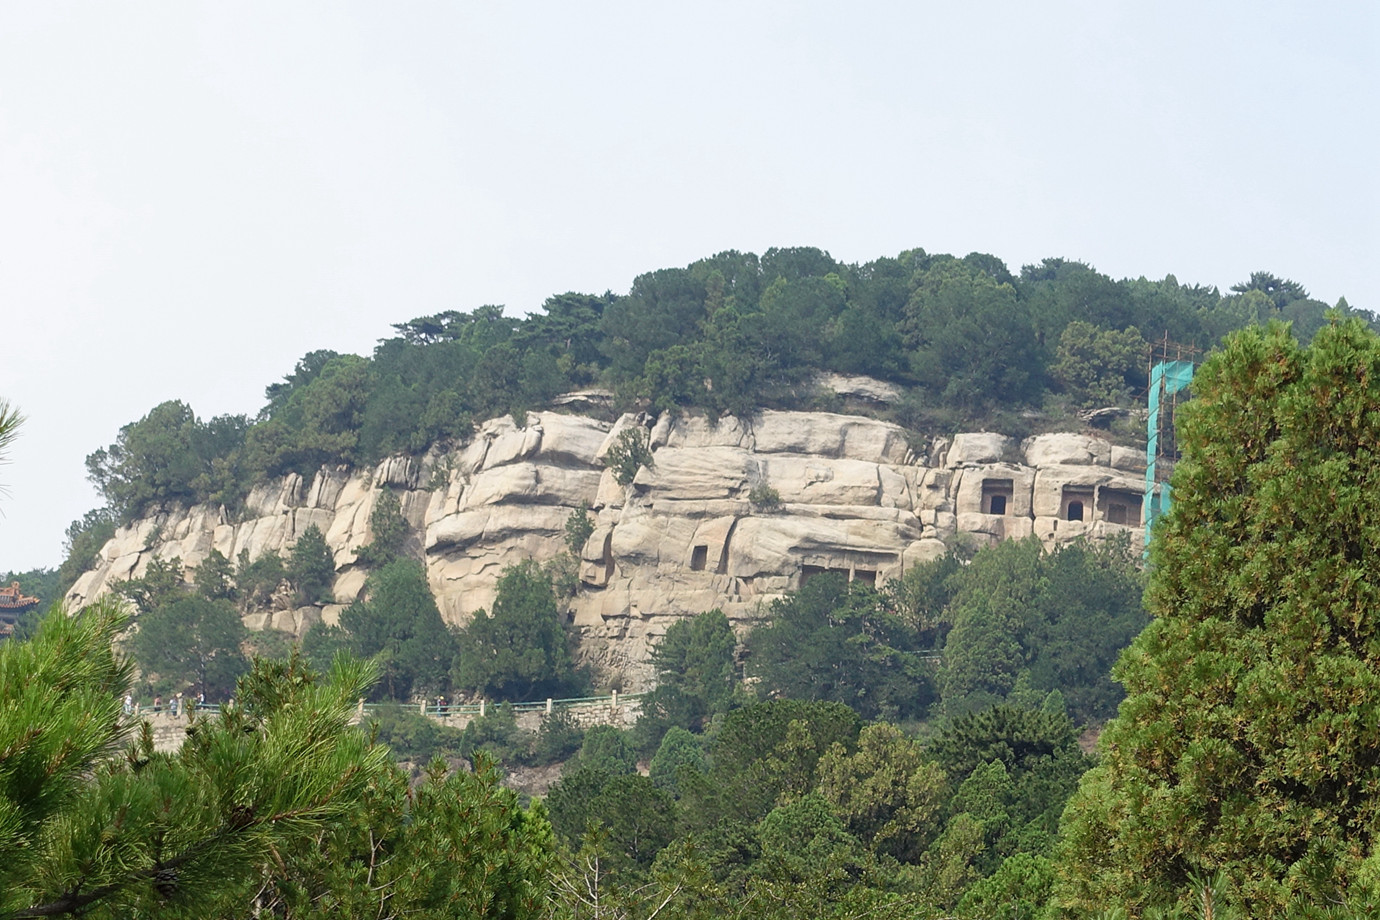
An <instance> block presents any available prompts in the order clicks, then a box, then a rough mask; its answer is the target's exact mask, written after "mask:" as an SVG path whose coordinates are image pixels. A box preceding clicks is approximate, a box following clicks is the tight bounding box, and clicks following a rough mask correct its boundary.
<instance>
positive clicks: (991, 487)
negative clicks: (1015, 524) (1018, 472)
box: [982, 479, 1016, 514]
mask: <svg viewBox="0 0 1380 920" xmlns="http://www.w3.org/2000/svg"><path fill="white" fill-rule="evenodd" d="M1015 494H1016V489H1015V482H1014V480H1011V479H984V480H983V481H982V513H983V514H1007V513H1008V510H1009V509H1010V507H1011V499H1012V497H1013V496H1014V495H1015Z"/></svg>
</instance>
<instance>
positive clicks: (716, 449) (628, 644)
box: [69, 411, 1144, 690]
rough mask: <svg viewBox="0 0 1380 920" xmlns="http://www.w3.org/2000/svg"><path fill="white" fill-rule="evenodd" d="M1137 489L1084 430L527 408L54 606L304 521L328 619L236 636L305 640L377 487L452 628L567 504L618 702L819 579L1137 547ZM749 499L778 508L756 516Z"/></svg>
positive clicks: (112, 573) (217, 527)
mask: <svg viewBox="0 0 1380 920" xmlns="http://www.w3.org/2000/svg"><path fill="white" fill-rule="evenodd" d="M630 427H632V428H639V429H642V430H643V431H645V436H646V438H647V440H648V444H649V446H650V447H651V449H652V456H653V464H652V465H651V466H649V467H643V468H642V469H641V470H639V471H638V473H637V475H636V477H635V478H634V479H633V480H632V482H631V483H630V484H629V485H627V486H626V487H625V486H622V485H620V484H619V483H618V482H617V481H616V480H615V478H614V475H613V472H612V471H611V470H608V469H605V468H604V466H603V464H602V462H601V458H602V457H603V456H604V454H605V453H606V452H607V451H608V449H609V447H610V446H611V445H612V444H613V443H614V442H615V440H616V438H617V436H618V433H619V432H621V431H623V430H624V429H627V428H630ZM1143 474H1144V459H1143V456H1142V455H1140V454H1138V453H1137V452H1135V451H1132V450H1129V449H1126V448H1121V447H1117V446H1115V445H1112V444H1111V443H1110V442H1108V441H1105V440H1102V439H1100V438H1096V437H1091V436H1088V435H1083V434H1047V435H1039V436H1037V437H1033V438H1029V439H1027V440H1026V441H1025V442H1024V443H1021V444H1016V443H1014V442H1013V441H1012V440H1011V439H1009V438H1006V437H1004V436H1002V435H999V434H991V433H986V432H978V433H964V434H958V435H956V436H954V437H953V438H952V439H951V440H949V441H940V442H937V443H935V444H933V445H923V446H922V447H921V449H920V452H919V453H917V450H916V449H915V447H914V446H913V445H911V444H909V443H908V442H907V440H906V434H905V432H904V430H903V429H901V428H900V427H898V426H896V425H892V424H888V423H886V422H881V421H877V420H874V419H870V418H864V417H860V416H853V415H837V414H830V413H822V412H775V411H764V412H762V413H760V414H759V415H757V416H755V417H753V418H751V419H736V418H724V419H721V420H719V421H718V422H717V423H713V422H711V421H710V420H708V419H705V418H703V417H697V416H682V417H678V418H672V417H670V416H668V415H663V416H661V417H660V418H648V417H645V416H641V415H625V416H623V417H622V418H620V419H618V420H617V421H616V422H614V423H612V424H610V423H608V422H602V421H598V420H596V419H591V418H586V417H582V416H576V415H567V414H562V413H559V412H540V413H538V412H533V413H531V414H530V415H529V416H528V419H527V424H526V427H522V428H519V427H518V426H517V425H515V424H514V422H513V420H512V419H511V418H506V417H505V418H502V419H495V420H492V421H489V422H487V423H485V424H484V425H483V426H481V427H480V429H479V430H478V432H477V433H476V434H475V436H474V438H473V439H472V440H471V441H470V442H469V444H467V445H466V446H465V447H464V448H462V449H460V450H458V451H455V452H453V453H449V454H442V453H437V452H433V453H430V454H428V455H426V456H424V457H421V458H393V459H389V460H386V461H384V462H383V463H381V464H379V465H378V466H377V467H376V468H374V469H366V470H350V469H339V468H326V469H322V470H320V471H319V472H318V473H317V474H316V475H315V476H314V477H312V478H311V479H310V480H305V479H303V478H302V477H300V476H288V477H285V478H283V479H280V480H276V481H274V482H270V483H264V484H262V485H260V486H259V487H258V488H256V489H255V490H254V491H253V492H252V493H251V494H250V496H249V499H248V501H247V502H246V507H245V510H244V511H243V512H242V513H241V514H240V515H239V516H238V517H236V518H234V519H231V518H230V517H229V516H228V515H227V514H226V513H225V511H224V510H223V509H220V508H212V507H206V506H198V507H193V508H189V509H177V510H173V511H169V512H167V513H163V514H159V515H157V516H155V517H152V518H148V519H145V520H141V521H137V522H135V523H134V524H132V525H130V526H128V527H124V528H122V529H121V530H120V531H119V532H118V533H117V534H116V535H115V537H114V539H112V540H111V541H110V542H109V543H107V545H106V546H105V547H104V549H103V550H102V552H101V554H100V559H99V563H98V565H97V566H96V568H95V569H93V570H92V571H90V572H88V573H86V574H85V575H83V576H82V577H81V579H79V580H78V582H77V583H76V585H75V586H74V587H73V589H72V591H71V593H70V595H69V600H70V601H71V602H73V603H76V604H81V603H84V602H85V601H88V600H90V599H92V598H94V597H96V596H97V595H99V594H100V593H102V592H103V591H106V590H108V589H109V588H110V587H111V585H112V584H113V583H114V582H116V581H118V580H120V579H123V578H129V577H134V576H138V575H140V574H142V572H143V571H144V569H145V568H146V567H147V565H148V562H149V560H151V559H153V558H154V557H162V558H164V559H167V558H171V557H173V556H179V557H181V559H182V561H183V562H184V564H186V565H187V566H188V568H189V569H190V568H192V567H194V566H196V565H198V564H199V563H200V562H201V560H203V559H204V558H205V557H206V555H207V554H208V553H209V552H210V551H211V550H212V549H218V550H220V551H221V552H222V553H224V554H225V555H226V556H228V557H230V558H232V559H233V558H235V557H236V556H237V555H238V554H239V553H240V552H241V551H242V550H245V551H248V553H249V555H250V557H251V558H253V557H257V556H258V555H259V554H261V553H263V552H266V551H269V550H278V551H286V550H287V549H288V548H289V547H290V546H291V545H292V543H293V542H294V541H295V540H296V538H297V535H298V534H299V533H301V531H302V530H303V529H304V528H306V527H308V526H309V525H311V524H315V525H317V526H318V527H319V528H320V529H321V531H322V532H323V533H324V534H325V535H326V539H327V542H328V543H329V544H330V546H331V547H332V549H333V551H334V553H335V562H336V571H337V577H336V582H335V585H334V589H335V594H336V599H337V601H338V603H337V604H336V605H327V606H325V607H324V608H301V609H297V610H280V611H274V612H272V613H268V614H256V615H254V616H253V617H251V618H249V619H248V620H247V623H248V624H249V625H250V626H251V628H260V629H262V628H267V627H272V628H275V629H286V630H289V631H293V632H297V633H299V634H300V633H301V632H304V631H305V630H306V629H307V628H308V627H310V625H311V624H312V623H315V622H317V621H318V620H324V621H325V622H327V623H330V622H334V621H335V620H336V618H337V617H338V616H339V611H340V609H341V607H340V605H342V604H346V603H348V602H350V601H351V600H353V599H355V598H356V597H358V596H359V594H360V592H361V591H362V590H363V587H364V579H365V575H366V573H365V572H364V571H363V570H362V568H361V567H360V566H358V565H357V564H356V553H355V550H356V548H357V547H359V546H362V545H364V544H366V543H368V542H369V541H370V539H372V535H371V534H370V533H369V516H370V513H371V512H372V510H373V506H374V502H375V501H376V499H377V497H378V496H379V495H380V494H381V490H382V489H384V488H389V489H392V490H393V491H394V492H395V493H396V494H398V495H399V496H400V497H401V499H402V509H403V513H404V514H405V516H406V517H407V519H408V522H409V523H410V525H411V527H412V530H413V533H414V542H413V549H415V551H416V552H417V554H418V555H420V556H421V557H423V558H424V559H425V562H426V568H427V574H428V577H429V580H430V583H431V588H432V591H433V593H434V594H435V595H436V598H437V603H438V604H439V606H440V608H441V611H442V614H443V615H444V616H445V617H446V618H447V620H449V621H450V622H453V623H462V622H465V621H466V620H467V619H468V618H469V617H470V616H472V615H473V613H474V612H475V611H476V610H478V609H481V608H487V607H488V606H489V605H490V604H491V603H492V601H493V598H494V589H495V585H496V583H497V580H498V576H499V573H500V572H501V571H502V570H503V569H504V567H506V566H508V565H512V564H514V563H517V562H519V561H522V560H524V559H527V558H537V559H543V560H544V559H549V558H552V557H555V556H556V555H557V554H559V553H561V552H563V551H564V550H565V545H564V538H565V522H566V520H567V518H568V517H569V516H570V514H571V513H572V511H574V509H576V508H577V507H579V506H580V505H581V504H582V503H583V504H585V505H587V506H588V507H589V508H590V514H591V516H592V517H593V519H594V523H595V529H594V532H593V534H592V535H591V536H590V538H589V540H588V541H587V542H586V544H585V546H584V548H583V550H582V552H581V553H580V560H579V574H580V581H581V590H580V592H579V594H578V596H577V597H575V598H574V599H573V601H572V603H571V616H572V617H573V620H574V624H575V626H576V627H577V628H578V630H579V631H580V633H581V654H582V656H583V657H584V658H585V659H586V660H587V661H589V662H590V663H592V664H594V665H596V666H597V668H598V669H599V671H600V672H601V675H602V678H603V680H604V681H605V682H607V683H610V684H612V685H615V686H622V687H624V688H626V689H629V690H635V689H641V688H643V687H645V686H646V684H647V683H648V680H649V678H650V676H651V674H650V669H649V665H648V652H649V650H650V647H651V644H652V643H653V642H654V641H655V640H656V639H657V638H658V637H659V636H660V635H662V634H664V633H665V630H666V628H667V626H668V625H669V624H670V623H672V622H674V621H675V619H677V618H679V617H683V616H690V615H694V614H697V613H700V612H703V611H705V610H709V609H712V608H714V607H718V608H721V609H722V610H723V611H724V612H725V613H726V614H727V615H728V616H729V617H730V619H732V620H733V621H735V622H737V623H738V624H740V625H743V626H746V625H747V624H748V623H750V622H752V621H753V620H755V619H758V618H760V617H761V616H762V615H763V613H764V612H765V609H766V605H767V604H768V603H769V602H770V601H771V600H772V599H774V598H776V597H778V596H780V595H781V594H782V593H783V592H786V591H788V590H792V589H795V588H798V587H799V586H800V584H801V583H802V581H803V580H805V579H808V578H809V577H811V576H812V575H814V574H817V573H821V572H840V573H844V574H845V575H847V577H849V578H853V579H862V580H865V581H868V582H871V583H882V582H884V581H886V580H887V579H889V578H894V577H897V576H899V575H900V574H901V573H902V572H903V571H904V569H905V568H906V567H907V566H910V565H913V564H915V563H916V562H919V561H921V560H925V559H930V558H934V557H935V556H937V555H939V554H942V553H943V552H944V550H945V545H946V544H945V541H946V540H949V539H952V538H953V537H954V536H955V535H956V534H960V533H962V534H968V535H970V538H971V539H974V540H978V541H988V542H991V541H997V540H1003V539H1011V538H1021V537H1026V536H1030V535H1032V534H1033V535H1035V536H1037V537H1039V538H1040V539H1041V540H1042V541H1044V542H1045V543H1047V544H1050V545H1053V544H1055V543H1060V542H1066V541H1069V540H1073V539H1076V538H1078V537H1081V536H1085V535H1087V536H1092V537H1094V538H1100V537H1104V536H1106V535H1109V534H1111V533H1116V532H1128V533H1132V534H1133V535H1135V536H1138V535H1139V534H1140V524H1141V521H1140V515H1141V492H1142V489H1143ZM755 489H757V490H759V491H758V493H757V494H759V495H762V494H768V493H771V494H773V496H774V498H777V499H779V501H773V502H770V503H764V502H760V501H759V502H758V503H757V504H754V502H753V501H752V496H753V494H754V490H755Z"/></svg>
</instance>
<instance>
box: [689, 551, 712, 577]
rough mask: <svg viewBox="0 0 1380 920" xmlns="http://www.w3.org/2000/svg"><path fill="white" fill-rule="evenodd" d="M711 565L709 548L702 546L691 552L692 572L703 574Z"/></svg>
mask: <svg viewBox="0 0 1380 920" xmlns="http://www.w3.org/2000/svg"><path fill="white" fill-rule="evenodd" d="M708 563H709V547H708V546H705V545H700V546H697V547H695V548H694V549H692V550H691V551H690V571H692V572H703V571H704V567H705V566H706V565H707V564H708Z"/></svg>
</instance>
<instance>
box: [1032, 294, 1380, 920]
mask: <svg viewBox="0 0 1380 920" xmlns="http://www.w3.org/2000/svg"><path fill="white" fill-rule="evenodd" d="M1194 396H1195V398H1194V399H1193V400H1192V401H1191V402H1190V403H1189V404H1187V405H1186V406H1185V407H1184V409H1183V412H1182V418H1181V421H1180V440H1181V444H1182V445H1183V450H1184V456H1183V459H1182V461H1181V462H1180V464H1179V465H1178V469H1177V470H1176V472H1175V475H1174V480H1173V483H1174V500H1175V504H1174V507H1173V510H1172V511H1171V512H1170V513H1169V514H1168V515H1167V516H1166V517H1165V518H1164V519H1163V523H1162V525H1161V526H1160V527H1159V528H1158V529H1157V530H1156V534H1155V540H1154V544H1153V546H1152V553H1151V561H1152V566H1153V572H1152V575H1151V584H1150V590H1149V595H1148V603H1147V606H1148V609H1149V610H1150V612H1151V613H1152V614H1153V616H1154V620H1153V622H1152V623H1151V624H1150V625H1149V626H1148V627H1147V628H1146V629H1145V631H1144V632H1143V633H1142V634H1141V635H1140V637H1139V638H1138V639H1137V640H1136V641H1135V643H1134V644H1133V645H1132V647H1131V648H1130V649H1129V650H1128V652H1127V653H1126V654H1125V655H1124V656H1123V658H1122V661H1121V663H1120V664H1119V666H1118V672H1117V676H1118V678H1119V679H1120V680H1121V681H1122V682H1123V683H1124V684H1125V685H1126V691H1127V698H1126V700H1125V702H1124V703H1123V704H1122V706H1121V709H1120V712H1119V715H1118V717H1117V719H1116V720H1115V721H1114V722H1112V723H1111V724H1110V725H1109V726H1108V728H1107V731H1106V733H1105V734H1104V735H1103V739H1102V748H1103V760H1102V763H1101V765H1100V766H1099V767H1097V768H1096V769H1094V770H1093V771H1092V772H1091V773H1089V774H1088V775H1087V776H1086V777H1085V778H1084V780H1083V783H1082V785H1081V787H1080V789H1079V792H1078V794H1077V795H1076V796H1075V798H1074V800H1073V801H1072V802H1071V803H1070V806H1069V808H1068V810H1067V811H1066V813H1065V816H1064V829H1065V834H1066V840H1065V843H1064V848H1063V852H1062V857H1061V859H1062V870H1061V871H1062V874H1063V881H1062V882H1061V885H1060V888H1059V892H1058V894H1059V897H1060V899H1061V900H1062V902H1063V904H1064V906H1065V907H1067V908H1070V909H1073V910H1075V911H1077V912H1079V914H1078V915H1087V914H1092V913H1096V912H1097V911H1099V910H1101V909H1103V908H1105V907H1106V905H1108V904H1116V905H1121V906H1124V907H1126V908H1127V909H1129V910H1130V911H1131V913H1132V914H1133V915H1136V914H1138V913H1139V912H1141V911H1143V910H1145V909H1147V908H1151V907H1155V906H1160V905H1167V904H1172V903H1173V902H1174V901H1176V900H1178V899H1181V898H1183V897H1184V896H1185V895H1186V894H1187V893H1188V892H1190V891H1191V888H1192V885H1191V882H1190V880H1191V879H1192V878H1195V877H1207V876H1210V875H1212V874H1213V873H1215V872H1218V871H1220V872H1221V873H1222V876H1223V878H1224V879H1225V881H1226V889H1227V891H1226V901H1228V902H1234V903H1235V904H1236V906H1238V907H1239V908H1241V909H1242V910H1244V913H1243V915H1244V916H1252V917H1272V916H1282V915H1284V914H1285V913H1286V912H1287V911H1289V910H1291V909H1292V908H1293V907H1296V906H1299V905H1303V904H1314V905H1322V904H1334V905H1336V904H1345V905H1348V906H1350V907H1352V908H1358V909H1359V908H1366V907H1367V906H1373V905H1374V904H1376V903H1380V852H1378V851H1377V847H1376V844H1377V841H1378V840H1380V837H1377V833H1380V821H1377V817H1380V617H1377V611H1378V610H1380V572H1377V569H1376V560H1377V559H1380V452H1377V445H1380V338H1377V336H1376V335H1375V334H1374V333H1372V332H1370V331H1369V330H1368V329H1366V328H1365V327H1364V326H1363V325H1362V324H1361V323H1359V322H1357V321H1345V322H1342V321H1336V320H1334V322H1333V324H1332V325H1331V326H1329V327H1327V328H1324V329H1323V330H1322V331H1321V332H1319V333H1318V335H1317V336H1316V338H1315V339H1314V340H1313V344H1312V345H1311V347H1309V348H1307V349H1302V348H1300V347H1299V345H1298V343H1297V342H1295V341H1294V339H1293V338H1292V337H1291V336H1290V333H1289V331H1288V328H1287V327H1285V326H1282V325H1278V324H1276V325H1272V326H1270V327H1269V328H1268V329H1264V330H1261V329H1251V330H1247V331H1245V332H1242V333H1239V334H1237V335H1235V336H1233V337H1231V338H1230V339H1229V340H1228V343H1227V345H1226V347H1225V349H1224V350H1223V351H1222V352H1220V353H1219V354H1218V355H1216V356H1215V357H1213V358H1212V359H1211V360H1210V361H1208V362H1207V363H1206V364H1205V365H1204V366H1203V367H1202V369H1201V370H1200V372H1199V374H1198V377H1197V380H1196V381H1195V384H1194Z"/></svg>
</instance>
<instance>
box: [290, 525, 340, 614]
mask: <svg viewBox="0 0 1380 920" xmlns="http://www.w3.org/2000/svg"><path fill="white" fill-rule="evenodd" d="M287 577H288V581H290V582H292V587H293V590H294V591H295V592H296V594H297V603H299V604H315V603H318V602H320V601H329V600H331V585H332V583H333V582H334V581H335V556H334V555H333V554H332V553H331V548H330V546H329V545H328V544H327V543H326V537H325V535H323V534H322V533H321V528H320V527H317V526H316V525H315V524H309V525H308V526H307V527H306V529H305V530H303V531H302V532H301V533H300V534H299V535H298V536H297V542H296V543H294V544H292V550H291V551H290V552H289V553H288V560H287Z"/></svg>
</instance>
